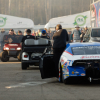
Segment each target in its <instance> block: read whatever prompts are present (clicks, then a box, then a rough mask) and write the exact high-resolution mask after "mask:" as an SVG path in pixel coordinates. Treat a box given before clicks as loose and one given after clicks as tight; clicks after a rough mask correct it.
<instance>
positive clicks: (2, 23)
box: [0, 17, 7, 27]
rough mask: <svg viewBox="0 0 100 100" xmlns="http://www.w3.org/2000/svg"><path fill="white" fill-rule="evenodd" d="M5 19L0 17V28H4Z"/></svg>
mask: <svg viewBox="0 0 100 100" xmlns="http://www.w3.org/2000/svg"><path fill="white" fill-rule="evenodd" d="M6 20H7V18H3V17H0V27H3V26H5V24H6Z"/></svg>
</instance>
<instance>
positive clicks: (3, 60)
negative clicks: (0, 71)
mask: <svg viewBox="0 0 100 100" xmlns="http://www.w3.org/2000/svg"><path fill="white" fill-rule="evenodd" d="M7 56H8V52H7V51H3V52H2V53H1V61H2V62H7V61H9V57H7Z"/></svg>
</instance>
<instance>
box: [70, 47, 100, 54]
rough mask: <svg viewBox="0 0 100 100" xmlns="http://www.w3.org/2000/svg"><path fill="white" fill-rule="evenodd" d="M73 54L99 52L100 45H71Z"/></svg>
mask: <svg viewBox="0 0 100 100" xmlns="http://www.w3.org/2000/svg"><path fill="white" fill-rule="evenodd" d="M72 52H73V55H93V54H100V46H85V47H72Z"/></svg>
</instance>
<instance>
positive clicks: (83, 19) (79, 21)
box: [73, 15, 87, 26]
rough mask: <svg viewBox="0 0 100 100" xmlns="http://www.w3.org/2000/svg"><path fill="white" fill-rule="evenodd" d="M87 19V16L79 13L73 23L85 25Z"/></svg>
mask: <svg viewBox="0 0 100 100" xmlns="http://www.w3.org/2000/svg"><path fill="white" fill-rule="evenodd" d="M86 19H87V16H83V15H78V16H76V18H75V22H74V23H73V24H74V25H79V26H83V25H85V24H86Z"/></svg>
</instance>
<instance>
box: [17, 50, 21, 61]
mask: <svg viewBox="0 0 100 100" xmlns="http://www.w3.org/2000/svg"><path fill="white" fill-rule="evenodd" d="M17 59H18V60H19V61H21V51H20V52H19V53H18V56H17Z"/></svg>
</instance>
